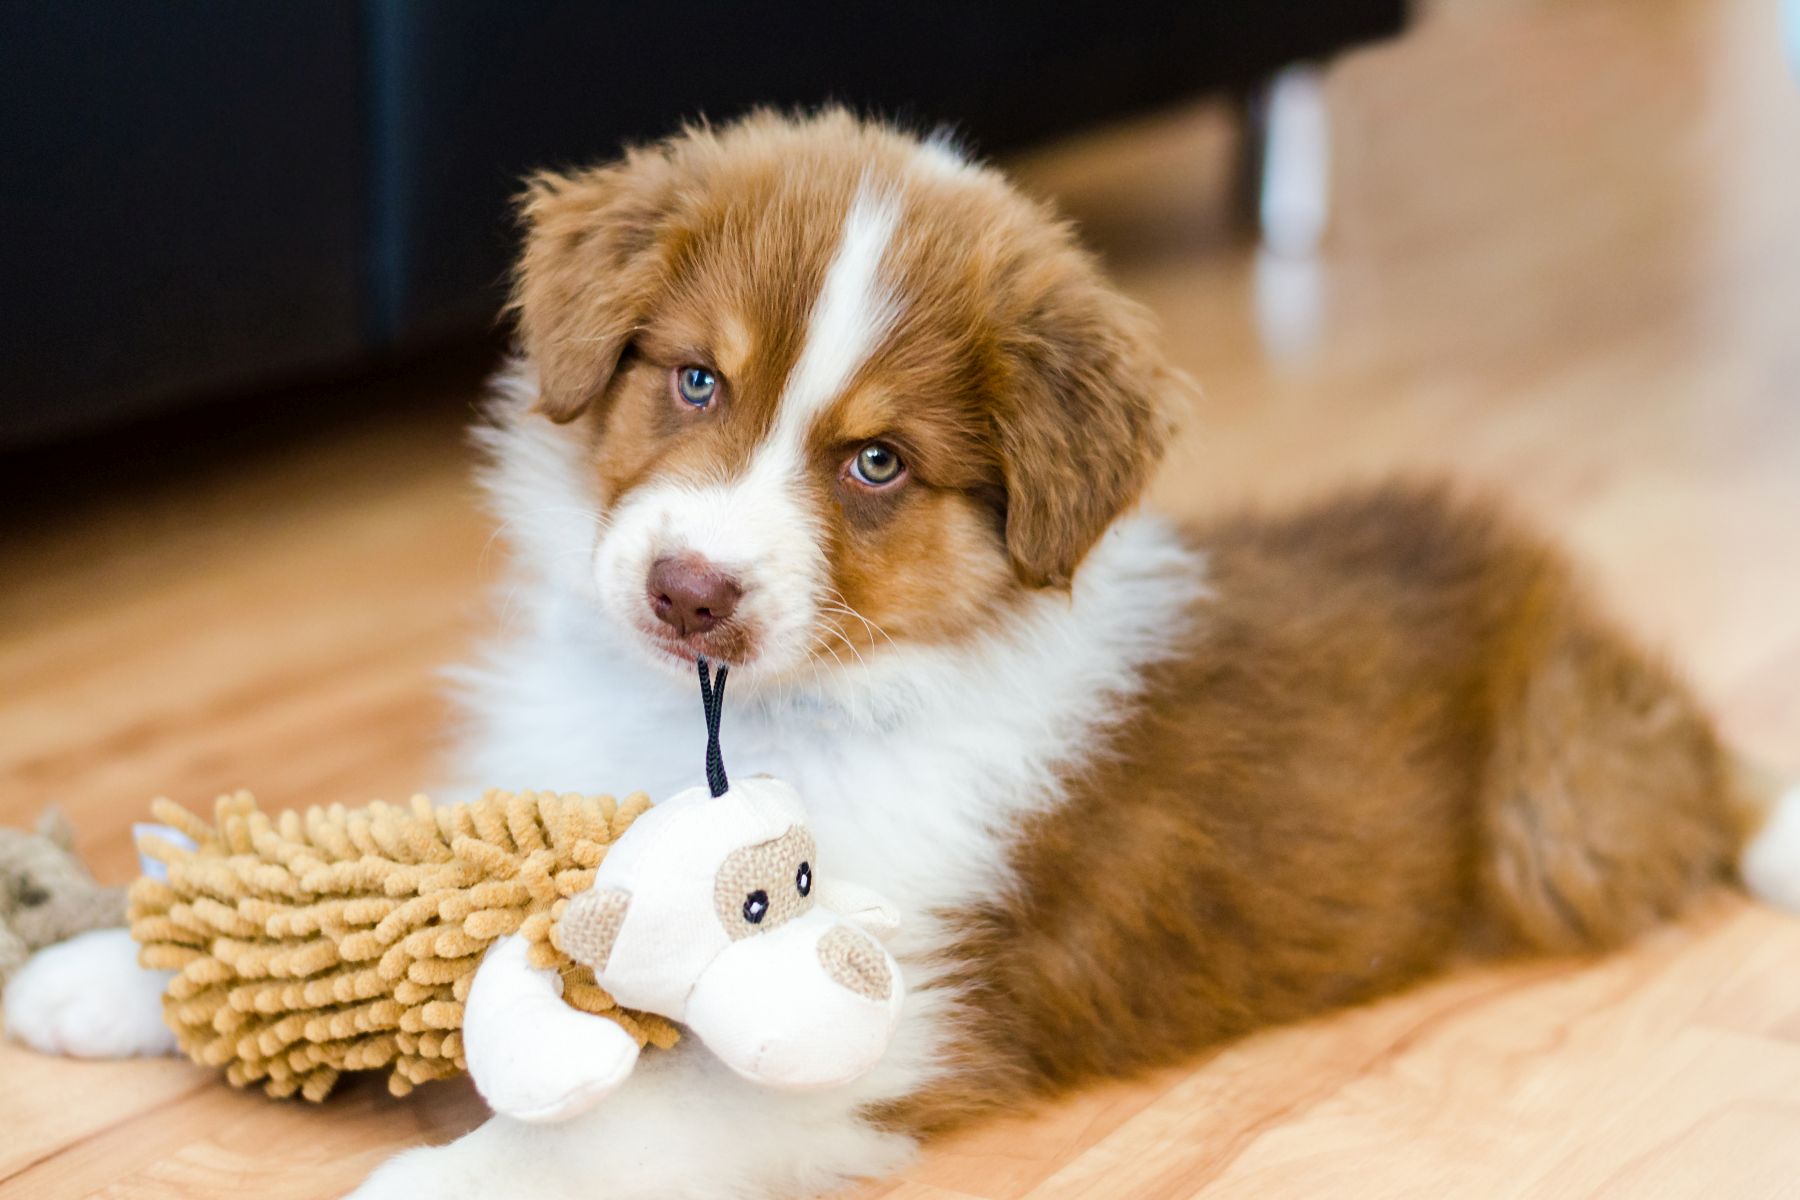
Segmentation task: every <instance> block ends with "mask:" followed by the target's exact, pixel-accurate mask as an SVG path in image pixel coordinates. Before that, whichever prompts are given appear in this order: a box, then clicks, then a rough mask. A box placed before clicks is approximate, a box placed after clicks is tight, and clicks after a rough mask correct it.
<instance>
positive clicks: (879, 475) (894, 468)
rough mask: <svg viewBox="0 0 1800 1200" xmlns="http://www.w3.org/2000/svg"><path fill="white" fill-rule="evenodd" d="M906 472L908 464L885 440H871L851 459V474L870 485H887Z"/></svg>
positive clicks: (859, 481) (860, 481) (862, 482)
mask: <svg viewBox="0 0 1800 1200" xmlns="http://www.w3.org/2000/svg"><path fill="white" fill-rule="evenodd" d="M905 473H906V464H905V463H904V462H902V461H900V456H899V455H898V454H896V453H895V452H894V448H893V447H892V446H889V445H888V444H886V443H885V442H870V443H869V444H868V445H866V446H864V447H863V448H862V449H861V450H858V451H857V452H856V457H855V458H853V459H851V460H850V474H851V476H852V477H853V478H854V479H855V480H856V481H857V482H858V483H861V484H865V485H867V486H869V487H876V488H878V487H886V486H888V485H889V484H891V483H893V482H894V481H895V480H897V479H899V478H900V476H902V475H903V474H905Z"/></svg>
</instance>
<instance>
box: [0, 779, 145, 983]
mask: <svg viewBox="0 0 1800 1200" xmlns="http://www.w3.org/2000/svg"><path fill="white" fill-rule="evenodd" d="M74 845H75V831H74V830H73V829H71V828H70V826H69V822H68V818H66V817H64V816H63V814H62V812H61V810H60V809H55V808H52V809H48V810H46V811H45V813H44V815H43V816H42V817H40V818H39V819H38V824H37V831H36V832H35V833H26V832H24V831H22V830H17V829H0V988H3V987H5V985H6V982H7V981H8V980H9V979H10V978H11V977H12V974H13V972H14V971H17V970H18V969H19V968H20V967H21V966H23V965H24V964H25V960H26V959H28V958H30V957H31V955H32V954H34V953H35V952H36V951H38V950H41V949H43V948H44V947H46V946H49V945H52V944H54V943H56V942H60V941H64V940H66V939H68V938H72V937H74V936H76V935H77V934H81V933H86V932H88V931H89V930H92V929H105V928H107V927H109V926H115V925H123V924H124V923H125V892H124V889H122V888H109V887H102V886H100V884H99V883H97V882H96V881H95V880H94V877H93V875H91V874H89V872H88V869H87V867H85V866H84V865H82V862H81V860H80V859H79V858H76V857H75V851H74Z"/></svg>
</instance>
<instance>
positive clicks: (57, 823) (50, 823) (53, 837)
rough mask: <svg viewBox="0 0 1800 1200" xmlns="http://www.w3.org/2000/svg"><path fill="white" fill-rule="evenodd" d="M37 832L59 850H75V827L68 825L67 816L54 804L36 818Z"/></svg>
mask: <svg viewBox="0 0 1800 1200" xmlns="http://www.w3.org/2000/svg"><path fill="white" fill-rule="evenodd" d="M37 831H38V836H39V837H42V838H46V839H48V840H49V841H50V843H51V845H54V846H56V847H58V848H59V849H63V850H73V849H75V827H74V826H73V825H71V824H70V823H69V814H67V813H65V812H64V811H63V810H62V809H61V808H59V807H57V806H56V805H54V804H52V805H51V806H50V807H49V808H46V809H45V810H44V812H43V815H41V816H40V817H38V823H37Z"/></svg>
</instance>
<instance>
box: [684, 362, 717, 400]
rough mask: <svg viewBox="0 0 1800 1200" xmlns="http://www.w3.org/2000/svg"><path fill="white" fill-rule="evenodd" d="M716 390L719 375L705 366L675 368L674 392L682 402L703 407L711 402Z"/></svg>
mask: <svg viewBox="0 0 1800 1200" xmlns="http://www.w3.org/2000/svg"><path fill="white" fill-rule="evenodd" d="M718 391H719V377H718V376H717V375H714V374H713V373H712V372H711V371H709V370H707V369H706V368H705V367H677V368H676V369H675V394H676V395H677V396H679V397H681V402H682V403H683V404H689V405H692V406H693V407H695V408H705V407H707V406H708V405H710V404H711V403H712V402H713V397H714V396H716V395H717V394H718Z"/></svg>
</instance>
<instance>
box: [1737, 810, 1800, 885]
mask: <svg viewBox="0 0 1800 1200" xmlns="http://www.w3.org/2000/svg"><path fill="white" fill-rule="evenodd" d="M1738 872H1739V874H1741V875H1742V876H1743V879H1744V886H1745V887H1747V888H1749V889H1750V891H1751V894H1753V895H1754V896H1756V898H1757V899H1759V900H1761V901H1763V902H1764V903H1766V904H1772V905H1774V906H1775V907H1776V908H1783V909H1786V910H1787V911H1789V912H1794V913H1800V785H1795V786H1794V787H1790V788H1789V789H1788V790H1787V791H1786V792H1785V793H1783V795H1782V797H1781V799H1780V800H1778V801H1777V802H1776V804H1775V808H1774V810H1773V811H1772V812H1771V813H1770V814H1769V819H1768V821H1767V822H1765V823H1764V824H1763V827H1762V829H1761V830H1760V831H1758V832H1757V834H1756V836H1755V837H1753V838H1751V839H1750V844H1749V845H1747V846H1745V847H1744V853H1743V856H1742V857H1741V858H1740V859H1739V860H1738Z"/></svg>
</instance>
